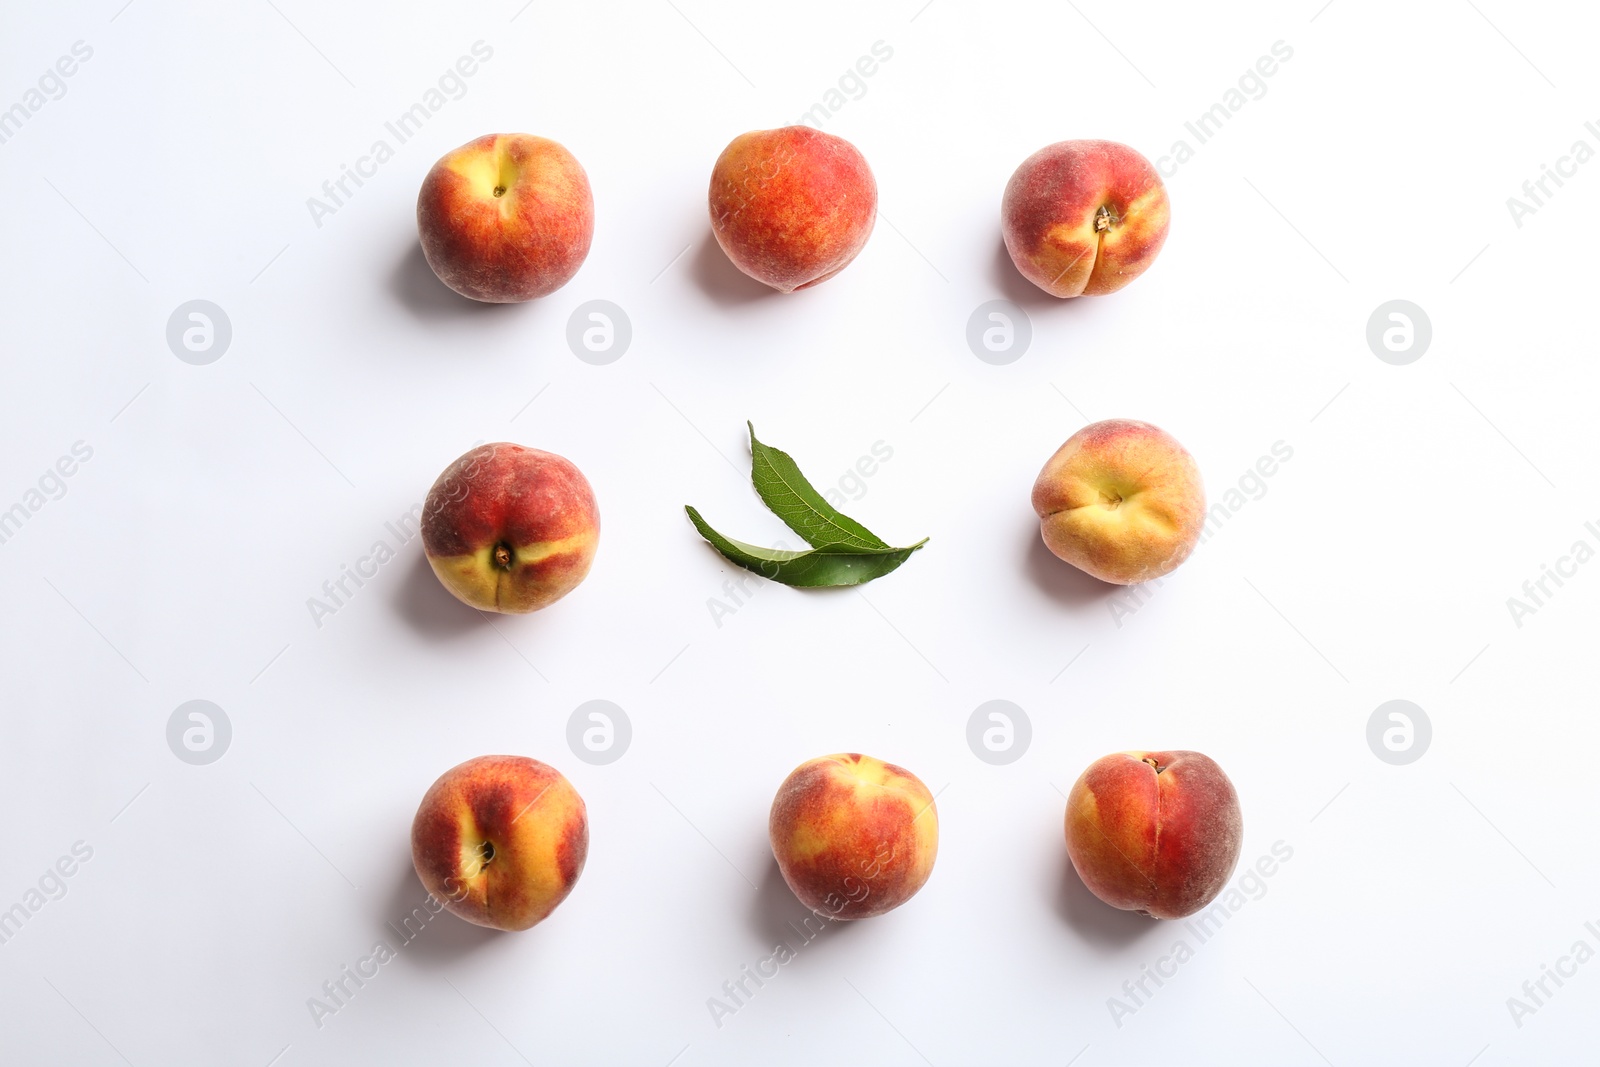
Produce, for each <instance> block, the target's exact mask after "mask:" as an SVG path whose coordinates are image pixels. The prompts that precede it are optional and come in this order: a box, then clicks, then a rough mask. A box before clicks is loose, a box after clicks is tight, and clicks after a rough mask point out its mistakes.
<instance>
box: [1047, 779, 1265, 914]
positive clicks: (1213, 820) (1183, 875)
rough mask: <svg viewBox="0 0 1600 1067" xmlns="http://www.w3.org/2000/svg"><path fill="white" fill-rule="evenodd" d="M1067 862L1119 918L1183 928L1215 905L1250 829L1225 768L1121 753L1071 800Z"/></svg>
mask: <svg viewBox="0 0 1600 1067" xmlns="http://www.w3.org/2000/svg"><path fill="white" fill-rule="evenodd" d="M1066 829H1067V854H1068V855H1069V856H1070V857H1071V858H1072V866H1073V868H1074V869H1076V870H1077V872H1078V877H1080V878H1082V879H1083V884H1084V885H1086V886H1088V887H1089V891H1090V892H1092V893H1093V894H1094V895H1095V896H1097V897H1099V898H1100V899H1101V900H1103V901H1105V902H1106V903H1107V904H1110V905H1111V906H1112V907H1113V908H1121V909H1122V910H1123V911H1137V912H1142V913H1144V914H1145V915H1149V916H1151V917H1153V918H1156V919H1181V918H1183V917H1184V916H1186V915H1193V914H1194V913H1195V912H1197V911H1199V910H1200V909H1201V908H1204V907H1205V906H1206V905H1207V904H1210V903H1211V901H1212V900H1214V899H1215V898H1216V896H1217V894H1218V893H1220V892H1222V889H1223V886H1225V885H1226V884H1227V882H1228V878H1229V877H1230V876H1231V875H1232V874H1233V868H1234V866H1235V865H1237V864H1238V862H1239V848H1240V845H1241V844H1242V843H1243V840H1244V821H1243V819H1242V817H1241V816H1240V814H1239V796H1238V794H1237V793H1235V792H1234V789H1233V783H1232V782H1230V781H1228V776H1227V775H1226V774H1223V773H1222V768H1221V767H1218V766H1217V765H1216V763H1215V762H1213V761H1212V760H1211V759H1209V758H1208V757H1206V756H1202V755H1201V754H1200V753H1198V752H1118V753H1116V754H1114V755H1110V756H1106V757H1104V758H1102V759H1098V760H1095V761H1094V762H1093V763H1091V764H1090V765H1089V769H1088V770H1086V771H1084V772H1083V774H1082V776H1081V777H1079V779H1078V781H1077V782H1076V783H1075V784H1074V785H1073V787H1072V792H1071V793H1070V794H1069V795H1068V797H1067V819H1066Z"/></svg>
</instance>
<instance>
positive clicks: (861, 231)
mask: <svg viewBox="0 0 1600 1067" xmlns="http://www.w3.org/2000/svg"><path fill="white" fill-rule="evenodd" d="M710 202H711V232H712V233H713V234H715V235H716V238H717V244H719V245H721V246H722V250H723V251H724V252H726V253H727V254H728V258H729V259H731V260H733V264H734V266H736V267H738V268H739V269H740V270H742V271H744V272H745V273H746V274H748V275H750V277H752V278H754V279H755V280H756V281H758V282H762V283H764V284H766V285H770V286H772V288H774V289H776V290H778V291H779V292H782V293H792V292H794V291H795V290H796V289H807V288H809V287H811V286H813V285H816V284H817V283H818V282H822V281H826V280H827V279H829V278H831V277H833V276H834V275H835V274H838V273H839V272H840V271H841V270H843V269H844V268H845V267H846V265H848V264H849V262H850V261H851V260H852V259H855V258H856V253H858V252H860V251H861V249H862V246H864V245H865V244H866V243H867V238H868V237H869V236H870V235H871V234H872V225H873V222H874V221H876V219H877V215H878V184H877V182H875V181H874V180H873V178H872V171H871V170H870V169H869V168H868V167H867V161H866V160H865V159H863V158H862V156H861V153H860V152H858V151H856V147H855V146H854V145H852V144H851V143H850V142H849V141H846V140H844V139H843V138H842V137H835V136H833V135H832V134H831V133H822V132H820V131H818V130H814V129H812V128H811V127H810V126H785V127H783V128H782V129H778V130H757V131H755V132H753V133H744V134H740V135H739V136H738V137H735V138H734V139H733V141H732V143H731V144H729V145H728V147H727V148H725V149H723V150H722V155H721V156H719V157H717V163H716V166H714V167H712V168H711V193H710Z"/></svg>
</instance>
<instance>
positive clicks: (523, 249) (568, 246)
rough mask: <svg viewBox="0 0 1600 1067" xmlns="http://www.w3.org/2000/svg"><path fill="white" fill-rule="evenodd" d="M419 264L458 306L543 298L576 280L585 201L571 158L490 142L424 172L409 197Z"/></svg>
mask: <svg viewBox="0 0 1600 1067" xmlns="http://www.w3.org/2000/svg"><path fill="white" fill-rule="evenodd" d="M417 233H418V235H419V236H420V237H421V238H422V254H423V255H424V256H425V257H427V260H428V266H430V267H432V268H433V272H434V273H435V274H437V275H438V276H439V280H440V281H442V282H444V283H445V284H446V285H448V286H449V287H450V288H452V289H454V290H455V291H456V292H458V293H460V294H461V295H462V296H468V297H471V298H472V299H474V300H483V301H487V302H489V303H495V304H509V303H517V302H519V301H523V300H532V299H534V298H535V297H541V296H546V295H548V294H550V293H553V292H555V291H556V290H557V289H559V288H561V287H562V286H563V285H566V284H567V282H569V281H571V280H572V276H573V275H574V274H576V273H578V268H579V267H581V266H583V261H584V258H585V257H586V256H588V254H589V242H590V241H591V240H592V239H593V237H594V197H593V196H592V195H591V193H590V192H589V178H588V175H586V174H585V173H584V172H583V168H582V167H581V166H579V165H578V161H577V160H576V159H574V158H573V157H572V153H571V152H568V151H567V150H566V149H565V148H563V147H561V146H560V145H559V144H557V143H556V142H554V141H551V140H547V139H545V138H543V137H534V136H532V135H530V134H526V133H491V134H488V135H487V136H484V137H480V138H478V139H477V140H476V141H472V142H470V143H468V144H464V145H462V146H461V147H460V148H458V149H456V150H455V151H454V152H451V153H449V154H448V155H446V156H445V157H444V158H443V159H441V160H439V162H437V163H435V164H434V165H433V169H432V170H430V171H429V172H428V176H427V177H426V178H425V179H423V182H422V191H421V192H420V193H418V194H417Z"/></svg>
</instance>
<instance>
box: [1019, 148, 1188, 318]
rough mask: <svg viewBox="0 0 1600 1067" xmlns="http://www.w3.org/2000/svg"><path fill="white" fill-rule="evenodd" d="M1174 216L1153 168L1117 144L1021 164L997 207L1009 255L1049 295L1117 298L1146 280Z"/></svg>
mask: <svg viewBox="0 0 1600 1067" xmlns="http://www.w3.org/2000/svg"><path fill="white" fill-rule="evenodd" d="M1170 221H1171V212H1170V210H1169V207H1168V204H1167V190H1166V187H1165V186H1164V185H1162V184H1161V175H1159V174H1157V173H1156V169H1155V168H1154V167H1152V166H1151V165H1150V161H1149V160H1147V159H1145V158H1144V157H1143V156H1141V155H1140V154H1139V153H1138V152H1135V151H1134V150H1133V149H1131V148H1129V147H1128V146H1127V145H1123V144H1117V143H1116V142H1115V141H1060V142H1058V143H1056V144H1053V145H1049V146H1047V147H1045V148H1041V149H1039V151H1037V152H1035V153H1034V154H1033V155H1031V156H1029V157H1028V158H1027V159H1025V160H1023V162H1022V166H1020V167H1018V168H1017V170H1016V173H1014V174H1012V175H1011V180H1010V181H1009V182H1007V183H1006V192H1005V196H1004V198H1003V199H1002V200H1001V202H1000V223H1001V232H1002V234H1003V235H1004V237H1005V242H1006V251H1008V252H1010V253H1011V261H1012V262H1013V263H1015V264H1016V265H1017V269H1018V270H1019V271H1021V272H1022V274H1023V277H1025V278H1027V279H1028V280H1029V281H1030V282H1032V283H1033V284H1034V285H1037V286H1038V287H1039V288H1041V289H1043V290H1044V291H1045V292H1047V293H1049V294H1050V295H1051V296H1061V297H1067V296H1099V295H1101V294H1102V293H1114V292H1116V291H1117V290H1118V289H1121V288H1122V287H1123V286H1124V285H1127V284H1128V283H1129V282H1131V281H1133V280H1134V279H1135V278H1137V277H1138V276H1139V275H1141V274H1143V273H1144V272H1145V270H1146V269H1147V268H1148V267H1149V266H1150V264H1151V263H1153V262H1155V258H1156V253H1157V252H1160V251H1161V245H1162V243H1163V242H1164V241H1166V239H1167V226H1168V223H1169V222H1170Z"/></svg>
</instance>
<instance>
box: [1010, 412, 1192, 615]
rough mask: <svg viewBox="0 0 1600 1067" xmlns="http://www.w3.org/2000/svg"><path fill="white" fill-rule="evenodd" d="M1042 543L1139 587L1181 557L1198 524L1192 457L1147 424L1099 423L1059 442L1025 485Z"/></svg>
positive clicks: (1103, 576)
mask: <svg viewBox="0 0 1600 1067" xmlns="http://www.w3.org/2000/svg"><path fill="white" fill-rule="evenodd" d="M1033 510H1034V511H1035V512H1036V513H1037V514H1038V516H1039V520H1040V532H1041V534H1042V536H1043V537H1044V543H1045V544H1046V545H1047V546H1049V548H1050V551H1051V552H1054V553H1055V554H1056V555H1057V556H1059V557H1060V558H1061V559H1064V560H1066V561H1067V562H1068V563H1070V564H1072V565H1073V566H1075V567H1077V568H1079V569H1080V570H1083V571H1086V572H1088V573H1089V574H1092V575H1094V576H1095V577H1096V578H1099V579H1100V580H1101V581H1105V582H1113V583H1116V584H1118V585H1131V584H1133V583H1134V582H1147V581H1150V580H1151V579H1153V578H1159V577H1161V576H1162V575H1163V574H1167V573H1169V572H1170V571H1172V570H1173V569H1174V568H1175V567H1177V566H1178V564H1180V563H1182V562H1183V561H1184V560H1186V559H1188V558H1189V553H1190V552H1192V551H1194V546H1195V544H1196V543H1197V542H1198V541H1199V539H1200V531H1201V530H1202V528H1203V527H1204V526H1205V511H1206V497H1205V488H1204V486H1203V485H1202V484H1201V481H1200V470H1199V468H1198V467H1196V466H1195V462H1194V457H1192V456H1191V455H1189V453H1188V452H1187V451H1186V450H1185V449H1184V447H1183V446H1182V445H1180V444H1179V443H1178V442H1177V441H1176V440H1175V439H1174V438H1173V437H1172V435H1171V434H1169V433H1167V432H1166V431H1165V430H1162V429H1160V428H1159V427H1156V426H1152V425H1150V424H1149V423H1147V422H1138V421H1136V420H1134V419H1107V420H1105V421H1103V422H1096V423H1092V424H1090V425H1088V426H1085V427H1084V428H1083V429H1081V430H1079V431H1078V432H1077V433H1075V434H1073V435H1072V436H1071V437H1069V438H1067V441H1066V443H1065V444H1063V445H1062V446H1061V447H1060V448H1059V449H1057V450H1056V452H1055V454H1054V455H1053V456H1051V457H1050V459H1049V461H1048V462H1047V463H1045V465H1044V469H1043V470H1041V471H1040V472H1039V477H1038V479H1037V480H1035V482H1034V483H1033Z"/></svg>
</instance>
